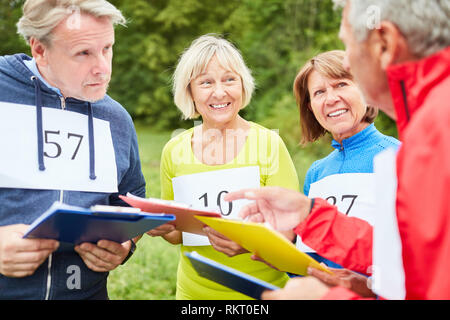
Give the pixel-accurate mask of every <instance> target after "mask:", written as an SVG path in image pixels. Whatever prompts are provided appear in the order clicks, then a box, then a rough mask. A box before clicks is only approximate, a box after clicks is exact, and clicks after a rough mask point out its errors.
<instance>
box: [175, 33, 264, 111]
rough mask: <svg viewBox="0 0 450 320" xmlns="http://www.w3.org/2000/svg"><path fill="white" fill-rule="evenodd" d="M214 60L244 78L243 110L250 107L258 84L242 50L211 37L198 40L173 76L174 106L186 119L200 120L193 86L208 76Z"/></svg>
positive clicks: (215, 36) (182, 58) (190, 47)
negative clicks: (193, 81)
mask: <svg viewBox="0 0 450 320" xmlns="http://www.w3.org/2000/svg"><path fill="white" fill-rule="evenodd" d="M213 56H216V57H217V59H218V61H219V63H220V64H221V65H222V67H224V68H226V69H229V70H230V71H233V72H236V73H237V74H238V75H239V76H240V77H241V80H242V91H243V94H242V108H244V107H245V106H247V105H248V104H249V103H250V100H251V98H252V94H253V90H254V88H255V84H254V80H253V77H252V75H251V72H250V70H249V69H248V68H247V66H246V65H245V62H244V59H243V58H242V55H241V54H240V52H239V50H238V49H237V48H236V47H235V46H234V45H233V44H232V43H230V42H229V41H227V40H225V39H223V38H221V37H219V36H217V35H214V34H207V35H203V36H201V37H199V38H197V39H196V40H194V41H193V42H192V44H191V45H190V46H189V48H187V49H186V50H185V51H184V52H183V54H182V55H181V57H180V59H179V61H178V64H177V67H176V69H175V72H174V74H173V79H172V80H173V89H172V91H173V95H174V102H175V105H176V106H177V107H178V109H180V111H181V112H182V113H183V117H184V119H194V118H197V117H198V116H199V114H198V112H197V110H196V109H195V104H194V100H193V99H192V95H191V91H190V83H191V81H192V80H193V79H195V78H196V77H198V76H199V75H200V74H202V73H203V72H205V70H206V67H207V65H208V63H209V61H210V60H211V58H212V57H213Z"/></svg>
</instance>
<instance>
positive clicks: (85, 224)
mask: <svg viewBox="0 0 450 320" xmlns="http://www.w3.org/2000/svg"><path fill="white" fill-rule="evenodd" d="M97 208H98V209H97ZM97 208H96V207H92V209H86V208H81V207H76V206H70V205H66V204H63V203H60V202H55V203H54V204H53V205H52V206H51V207H50V208H49V209H48V210H47V211H46V212H44V213H43V214H42V215H41V216H40V217H38V218H37V219H36V220H35V221H34V222H33V223H32V224H31V225H30V227H29V229H28V230H27V232H26V233H25V234H24V236H23V237H24V238H39V239H55V240H58V241H61V242H68V243H73V244H80V243H83V242H92V243H97V241H99V240H102V239H105V240H111V241H115V242H118V243H122V242H125V241H127V240H129V239H132V238H134V237H136V236H138V235H141V234H143V233H145V232H147V231H149V230H151V229H153V228H156V227H158V226H160V225H162V224H165V223H167V222H170V221H173V220H174V219H175V216H173V215H171V214H162V213H161V214H155V213H146V212H139V211H138V210H135V209H132V208H127V207H110V206H97ZM133 210H134V212H133Z"/></svg>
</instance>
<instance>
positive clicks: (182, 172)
mask: <svg viewBox="0 0 450 320" xmlns="http://www.w3.org/2000/svg"><path fill="white" fill-rule="evenodd" d="M253 89H254V83H253V78H252V76H251V73H250V71H249V69H248V68H247V66H246V65H245V63H244V60H243V58H242V56H241V54H240V53H239V51H238V50H237V49H236V48H235V47H234V46H233V45H232V44H231V43H230V42H229V41H227V40H225V39H222V38H220V37H218V36H215V35H204V36H201V37H200V38H198V39H196V40H195V41H194V42H193V43H192V44H191V46H190V47H189V48H188V49H187V50H186V51H185V52H184V53H183V55H182V56H181V58H180V60H179V62H178V65H177V68H176V70H175V73H174V77H173V93H174V100H175V104H176V105H177V107H178V108H179V109H180V111H181V112H182V113H183V115H184V117H185V118H186V119H195V118H197V117H200V118H201V120H202V122H201V124H199V125H197V126H195V127H193V128H191V129H189V130H187V131H185V132H183V133H181V134H179V135H178V136H176V137H174V138H173V139H171V140H170V141H169V142H168V143H167V144H166V146H165V147H164V150H163V153H162V159H161V189H162V192H161V197H162V198H163V199H168V200H172V199H174V200H176V201H181V202H184V203H187V204H190V205H192V206H197V207H200V208H205V207H206V208H209V209H217V210H220V212H221V213H222V215H223V216H224V218H238V216H237V213H238V212H239V209H240V208H241V207H242V206H243V205H244V204H245V202H239V201H237V202H233V203H231V204H230V203H228V202H225V201H222V199H223V196H224V195H225V194H226V193H228V192H232V191H236V190H239V189H241V188H247V187H250V186H253V187H259V186H266V185H273V186H283V187H285V188H289V189H292V190H297V189H298V188H299V186H298V179H297V174H296V171H295V168H294V165H293V163H292V160H291V158H290V156H289V153H288V151H287V149H286V147H285V145H284V143H283V141H282V140H281V138H280V137H279V136H278V135H277V134H276V133H275V132H273V131H271V130H268V129H266V128H264V127H262V126H260V125H258V124H256V123H253V122H250V121H247V120H245V119H244V118H242V117H241V116H240V115H239V111H240V110H241V109H243V108H244V107H245V106H247V105H248V104H249V102H250V100H251V97H252V93H253ZM162 229H164V227H162V228H159V231H161V230H162ZM169 230H170V227H167V229H166V230H165V231H169ZM204 231H205V233H206V236H201V235H193V234H188V233H182V232H180V231H178V230H174V231H172V232H168V233H166V234H164V235H163V237H164V238H165V239H166V240H167V241H169V242H171V243H172V244H181V246H180V253H181V254H180V262H179V266H178V273H177V293H176V297H177V299H225V300H229V299H248V298H249V297H247V296H244V295H242V294H240V293H238V292H235V291H232V290H230V289H228V288H226V287H223V286H221V285H219V284H217V283H215V282H212V281H210V280H208V279H206V278H202V277H200V276H198V275H197V273H196V272H195V270H194V269H193V268H192V266H191V264H190V262H189V260H188V259H187V258H186V257H185V255H184V253H185V252H189V251H197V252H198V253H199V254H201V255H203V256H206V257H208V258H210V259H213V260H215V261H218V262H220V263H223V264H225V265H228V266H230V267H232V268H235V269H238V270H240V271H242V272H245V273H247V274H251V275H253V276H256V277H258V278H260V279H262V280H265V281H268V282H270V283H273V284H275V285H278V286H284V284H285V282H286V281H287V279H288V278H287V276H286V275H285V274H284V273H283V272H280V271H277V270H273V269H272V268H269V267H268V266H266V265H265V264H263V263H261V262H258V261H253V260H251V259H250V253H247V252H246V250H245V249H243V248H241V247H240V246H239V245H238V244H236V243H234V242H232V241H230V240H229V239H227V238H225V237H224V236H222V235H220V234H219V233H217V232H215V231H214V230H212V229H210V228H207V227H205V229H204ZM244 232H245V231H244ZM162 233H164V232H159V233H158V230H154V231H151V232H150V233H149V234H150V235H161V234H162ZM288 236H290V237H291V239H294V234H293V233H292V234H291V235H288ZM262 240H263V239H262Z"/></svg>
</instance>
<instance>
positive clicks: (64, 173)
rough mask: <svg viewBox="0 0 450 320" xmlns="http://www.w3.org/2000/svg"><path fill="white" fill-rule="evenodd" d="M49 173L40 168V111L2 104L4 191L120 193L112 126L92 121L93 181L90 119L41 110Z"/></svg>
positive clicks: (1, 171) (0, 172)
mask: <svg viewBox="0 0 450 320" xmlns="http://www.w3.org/2000/svg"><path fill="white" fill-rule="evenodd" d="M42 126H43V128H42V131H43V132H42V133H43V153H44V164H45V170H43V171H40V170H39V167H38V146H37V136H36V135H37V133H36V132H37V124H36V107H34V106H26V105H19V104H12V103H4V102H0V150H1V155H2V156H1V157H0V188H1V187H3V188H23V189H50V190H73V191H89V192H108V193H111V192H117V169H116V161H115V154H114V147H113V143H112V138H111V131H110V127H109V122H108V121H104V120H100V119H95V118H94V145H95V173H96V176H97V178H96V179H95V180H91V179H90V178H89V134H88V118H87V116H86V115H83V114H79V113H76V112H71V111H67V110H61V109H53V108H42Z"/></svg>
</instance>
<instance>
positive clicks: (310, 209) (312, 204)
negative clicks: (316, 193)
mask: <svg viewBox="0 0 450 320" xmlns="http://www.w3.org/2000/svg"><path fill="white" fill-rule="evenodd" d="M315 200H316V198H312V199H311V207H310V208H309V212H308V214H310V213H311V211H312V209H313V207H314V201H315Z"/></svg>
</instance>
